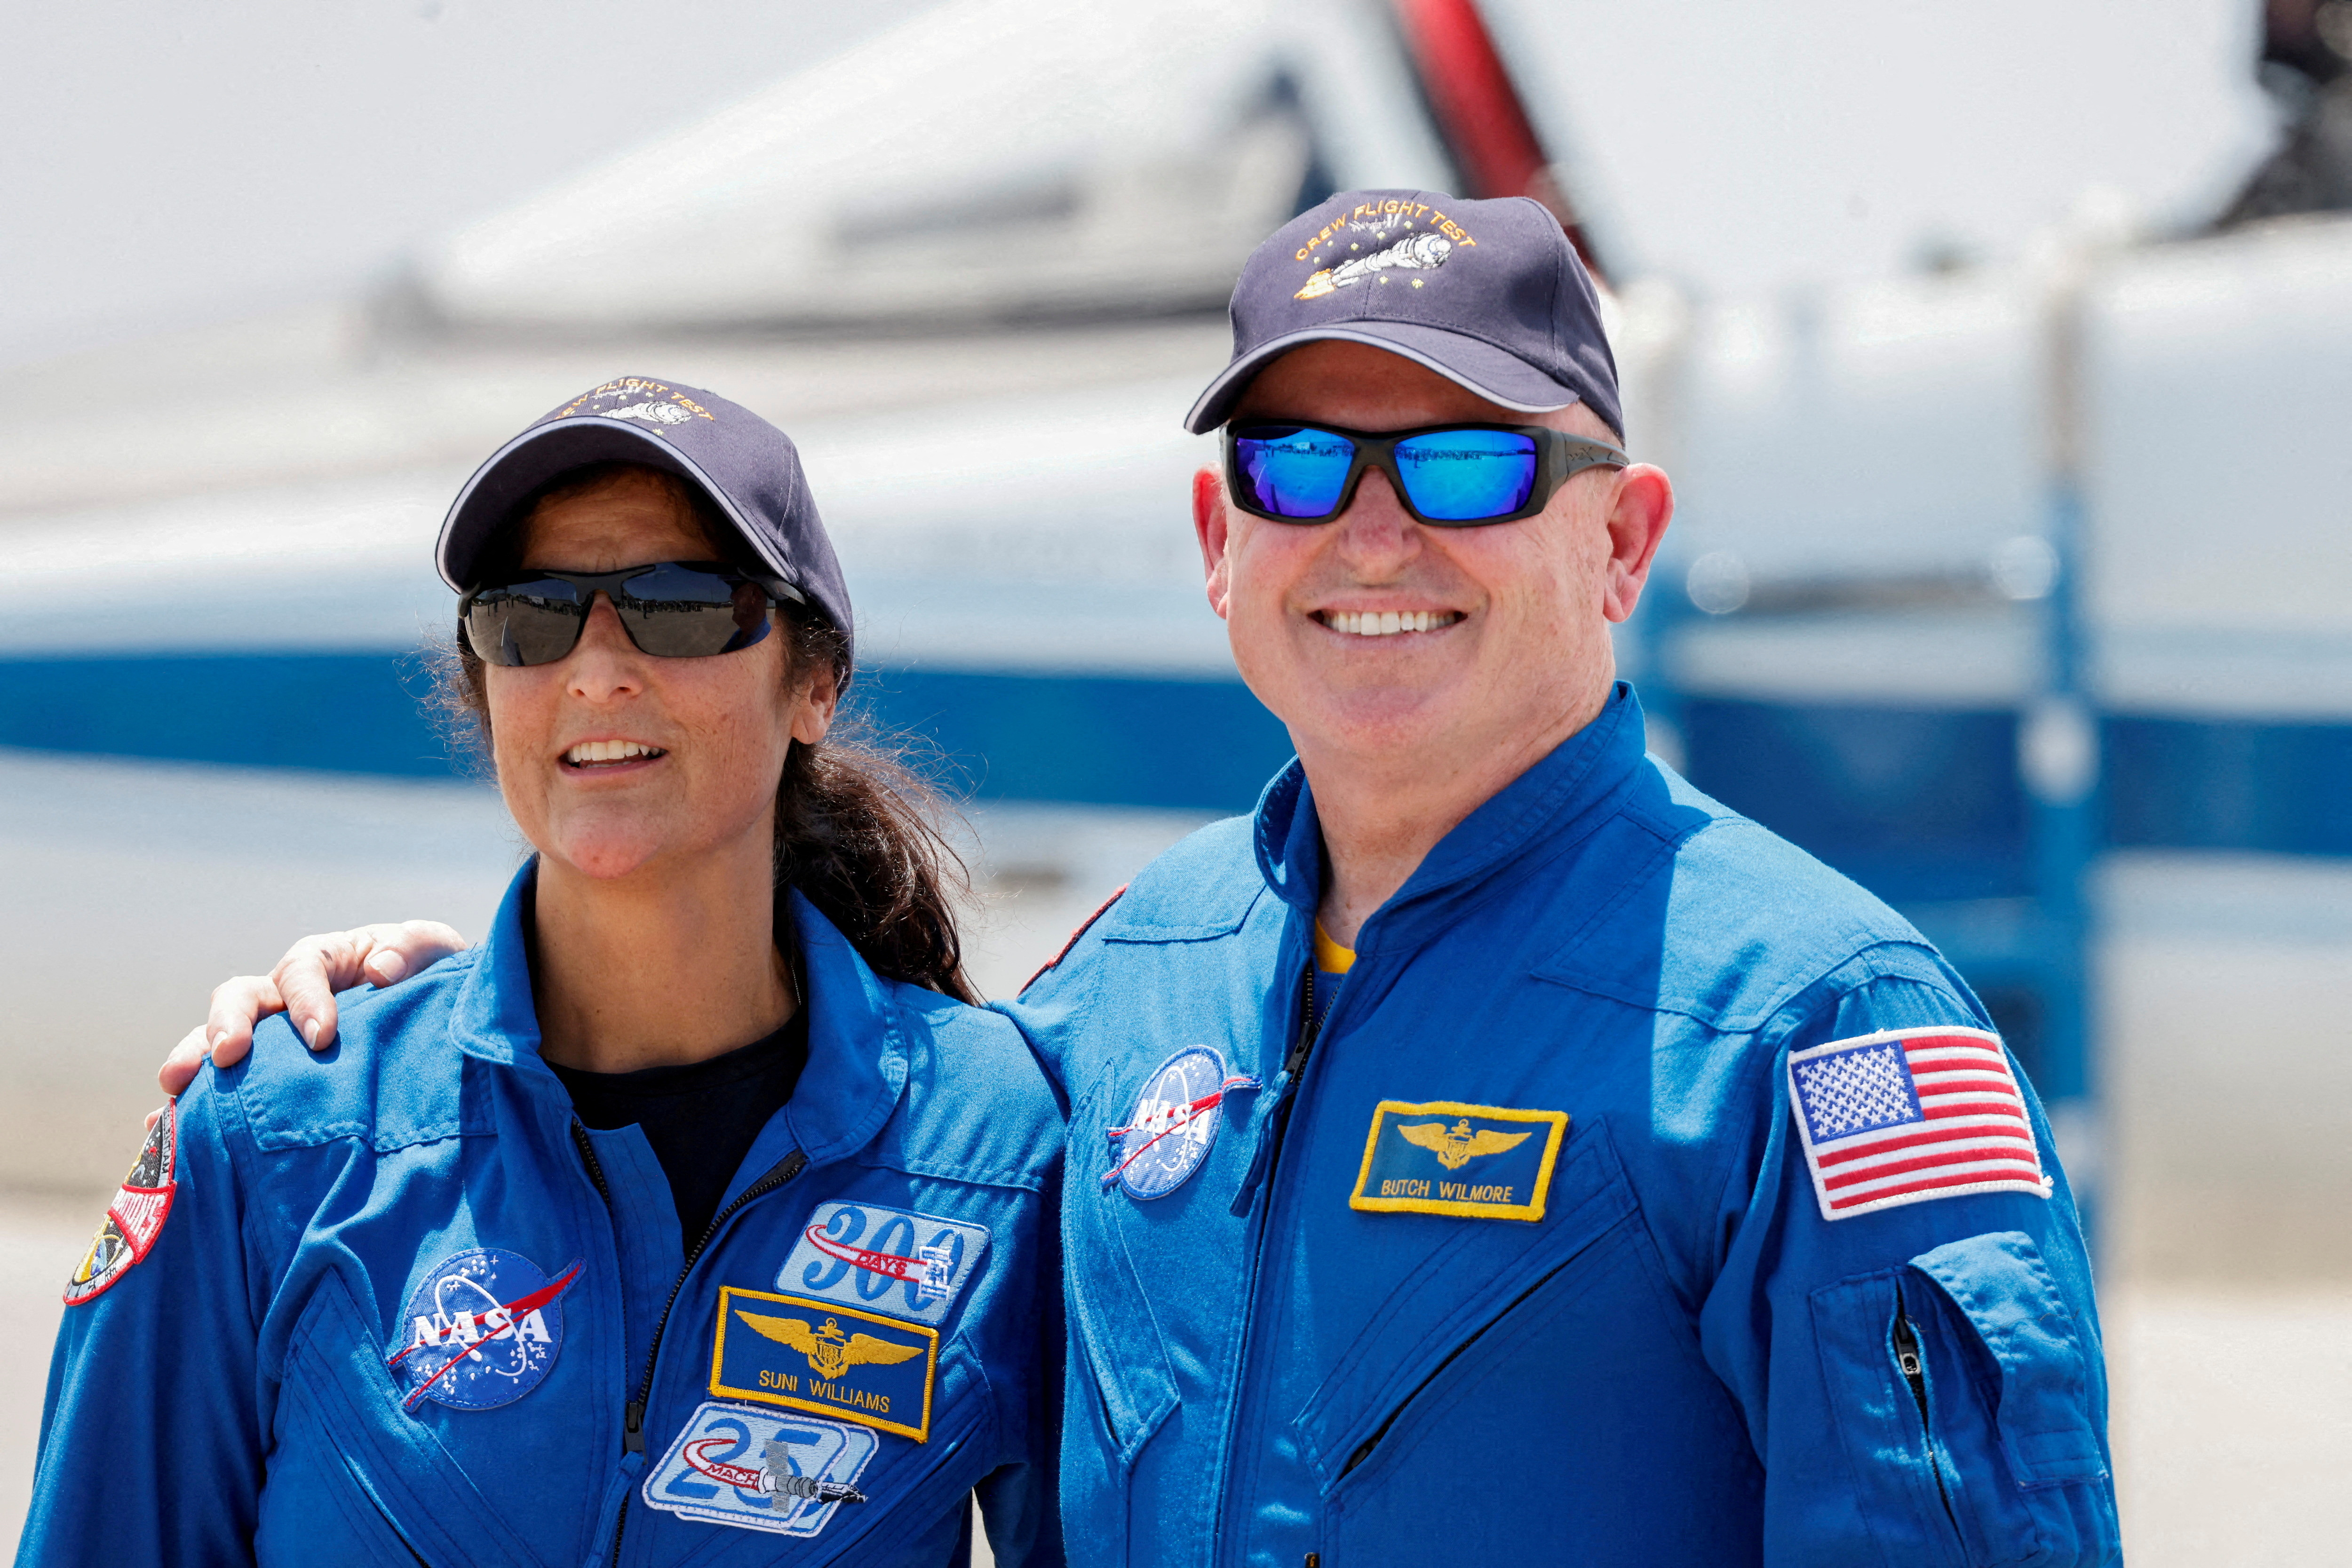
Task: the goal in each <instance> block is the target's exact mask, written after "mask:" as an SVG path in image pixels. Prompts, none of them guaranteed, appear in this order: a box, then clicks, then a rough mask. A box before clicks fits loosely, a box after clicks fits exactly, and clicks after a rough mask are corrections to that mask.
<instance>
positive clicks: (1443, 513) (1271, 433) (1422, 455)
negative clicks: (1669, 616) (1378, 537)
mask: <svg viewBox="0 0 2352 1568" xmlns="http://www.w3.org/2000/svg"><path fill="white" fill-rule="evenodd" d="M1632 461H1633V458H1629V457H1627V456H1626V455H1625V454H1624V453H1622V452H1621V451H1619V450H1618V449H1617V448H1616V447H1612V446H1610V445H1609V444H1608V443H1606V442H1604V441H1590V440H1586V439H1585V438H1584V437H1580V436H1570V435H1567V434H1565V433H1564V432H1561V431H1559V430H1553V429H1549V428H1548V427H1546V426H1540V425H1432V426H1427V427H1425V428H1423V429H1419V430H1389V431H1383V432H1379V433H1375V432H1371V431H1365V430H1342V429H1339V428H1338V427H1337V426H1328V425H1298V424H1293V423H1289V422H1286V421H1273V420H1262V419H1245V420H1237V421H1235V422H1234V423H1233V424H1230V425H1228V426H1225V477H1226V479H1227V482H1228V484H1229V486H1230V488H1231V489H1232V492H1233V497H1234V504H1236V505H1238V506H1239V507H1240V508H1241V509H1242V510H1244V511H1247V512H1254V513H1255V514H1256V515H1257V516H1259V517H1267V518H1272V519H1273V520H1274V521H1276V522H1328V521H1331V520H1332V519H1333V518H1335V517H1338V516H1339V514H1340V513H1341V512H1343V511H1345V510H1348V503H1349V501H1351V500H1354V499H1355V496H1356V485H1357V483H1358V481H1360V479H1362V478H1363V477H1364V470H1365V469H1366V468H1378V469H1380V471H1381V473H1383V474H1386V475H1387V476H1388V480H1389V484H1390V486H1391V488H1392V489H1395V491H1396V493H1397V496H1398V498H1399V499H1400V500H1402V501H1403V502H1404V509H1405V510H1406V511H1408V512H1410V513H1412V517H1413V520H1414V521H1418V522H1425V523H1429V524H1431V525H1432V526H1433V527H1437V528H1476V527H1479V526H1480V525H1482V524H1485V523H1490V522H1516V521H1518V520H1519V519H1520V518H1523V517H1533V516H1535V514H1536V513H1538V512H1539V511H1541V510H1543V509H1544V507H1545V506H1546V505H1547V504H1548V503H1549V501H1550V500H1551V498H1552V492H1553V491H1555V490H1557V489H1559V487H1560V486H1562V485H1564V484H1566V483H1567V482H1568V481H1569V479H1570V478H1572V477H1573V476H1575V475H1577V474H1580V473H1582V472H1583V471H1584V470H1585V469H1587V468H1623V467H1625V466H1626V465H1627V464H1629V463H1631V462H1632Z"/></svg>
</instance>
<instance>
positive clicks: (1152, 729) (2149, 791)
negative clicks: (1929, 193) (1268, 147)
mask: <svg viewBox="0 0 2352 1568" xmlns="http://www.w3.org/2000/svg"><path fill="white" fill-rule="evenodd" d="M430 689H431V676H430V671H429V670H428V668H426V666H425V664H424V663H423V661H422V660H421V658H419V657H418V656H415V655H409V656H405V657H395V656H390V655H385V654H381V653H314V654H299V655H297V654H285V653H248V654H184V655H164V656H156V655H151V654H144V653H142V654H126V655H109V656H103V657H91V658H34V659H0V745H9V746H22V747H30V748H34V749H37V750H44V751H55V752H89V753H97V754H106V755H113V756H125V757H152V758H168V759H172V760H174V761H186V762H206V763H236V764H241V765H245V766H253V767H294V768H313V769H322V770H326V771H331V772H338V773H373V774H392V775H404V776H411V777H417V776H423V777H446V776H448V775H449V774H450V773H453V772H457V771H462V769H463V767H464V765H465V764H464V763H463V761H462V758H461V754H460V752H459V750H458V749H457V748H453V746H452V745H451V744H450V742H449V741H448V740H447V738H446V735H445V734H444V732H443V730H442V728H441V727H440V726H439V725H437V724H436V722H435V721H433V720H432V719H431V718H430V717H428V714H427V710H426V709H425V705H424V703H423V701H422V700H423V699H424V698H425V696H426V695H427V694H428V693H429V691H430ZM854 694H855V697H856V701H857V702H858V703H859V705H860V706H862V707H863V708H864V709H865V710H866V712H867V713H868V714H869V715H870V716H871V717H872V718H873V719H874V720H875V721H877V723H878V724H879V725H880V726H881V727H882V728H884V729H885V730H895V731H911V732H913V733H914V734H915V735H917V736H919V737H921V738H923V739H925V740H927V741H928V742H930V743H931V744H932V745H934V746H936V747H937V749H938V752H939V756H940V763H941V764H942V767H941V771H942V772H943V773H944V774H945V775H946V777H945V781H944V782H947V783H950V784H953V785H956V786H959V787H970V788H971V790H972V791H973V792H974V793H976V794H977V795H981V796H983V797H986V798H992V799H1009V800H1034V801H1064V802H1072V803H1079V804H1087V805H1137V806H1174V807H1192V808H1204V809H1212V810H1214V809H1224V810H1233V811H1241V810H1245V809H1247V808H1248V806H1249V805H1250V804H1251V803H1252V802H1253V801H1254V800H1255V798H1256V796H1257V792H1258V790H1259V788H1260V787H1261V786H1262V785H1263V784H1264V783H1265V780H1266V778H1267V777H1268V776H1269V775H1271V774H1272V773H1273V772H1274V771H1275V769H1276V768H1277V767H1279V766H1280V765H1281V764H1282V762H1283V760H1284V759H1285V758H1286V757H1287V756H1288V755H1289V754H1290V745H1289V741H1288V738H1287V736H1286V734H1285V732H1284V731H1283V728H1282V726H1281V724H1280V723H1278V722H1277V721H1276V720H1275V719H1274V717H1273V716H1272V715H1271V714H1269V713H1267V712H1266V710H1265V709H1264V708H1263V707H1261V706H1259V704H1258V702H1257V701H1256V700H1255V698H1253V697H1251V696H1250V694H1249V692H1248V690H1247V689H1245V688H1244V687H1243V686H1241V685H1240V684H1239V683H1237V682H1234V681H1231V680H1215V679H1191V680H1188V679H1156V678H1150V677H1131V676H1104V675H1079V674H1066V675H1063V674H1055V675H1048V674H1021V673H1003V672H998V673H991V672H979V671H965V670H923V669H895V670H881V671H869V672H865V673H861V675H860V676H859V678H858V684H857V686H856V688H855V689H854ZM1684 726H1685V742H1686V743H1687V746H1688V749H1689V759H1690V771H1691V774H1692V776H1693V777H1694V778H1695V779H1696V780H1697V781H1698V782H1699V783H1700V784H1701V785H1702V787H1704V788H1706V789H1707V790H1708V791H1709V792H1710V793H1711V794H1714V795H1717V797H1718V798H1720V799H1722V800H1723V801H1724V802H1725V803H1726V804H1727V805H1731V806H1733V807H1735V808H1736V809H1738V810H1740V811H1744V812H1746V813H1748V815H1749V816H1754V817H1755V818H1756V819H1757V820H1758V821H1759V822H1762V823H1765V824H1766V825H1768V826H1771V827H1773V828H1775V829H1777V830H1778V831H1780V832H1781V833H1784V834H1786V835H1788V836H1789V837H1791V838H1793V839H1795V840H1796V841H1797V842H1798V843H1799V844H1801V845H1803V846H1804V847H1807V848H1808V849H1811V851H1812V852H1813V853H1815V854H1817V855H1819V856H1821V857H1822V858H1823V859H1825V860H1827V861H1829V862H1830V863H1831V864H1832V865H1833V866H1836V867H1838V868H1840V869H1841V870H1843V871H1845V872H1847V873H1848V874H1849V875H1852V876H1853V877H1854V878H1855V879H1857V880H1859V881H1861V882H1863V883H1864V885H1865V886H1867V887H1869V888H1871V889H1874V891H1876V892H1878V893H1879V894H1881V896H1883V897H1885V898H1887V899H1889V900H1893V901H1895V902H1897V903H1904V904H1909V903H1915V902H1920V901H1927V900H1960V899H1982V898H2001V897H2012V896H2021V895H2024V894H2026V893H2028V892H2029V891H2030V890H2031V887H2030V882H2029V879H2028V860H2027V853H2026V823H2027V812H2026V809H2025V802H2024V798H2023V795H2022V794H2021V790H2020V788H2019V784H2018V781H2017V774H2016V767H2015V763H2014V758H2015V756H2016V721H2015V718H2014V716H2013V715H2012V714H2010V713H2008V712H2005V711H1999V710H1963V711H1952V710H1918V709H1904V708H1899V707H1889V706H1864V705H1857V704H1829V703H1822V704H1800V703H1768V702H1756V701H1746V700H1740V701H1732V700H1719V699H1698V700H1691V701H1689V702H1688V703H1687V704H1686V706H1685V710H1684ZM2103 732H2104V738H2105V770H2104V780H2103V786H2102V787H2103V791H2104V797H2105V813H2106V821H2107V841H2108V842H2109V843H2110V844H2113V845H2116V846H2117V847H2136V848H2137V847H2147V848H2195V849H2236V850H2259V851H2268V852H2273V853H2284V854H2301V855H2328V856H2352V724H2344V723H2335V724H2326V723H2281V722H2271V721H2253V720H2222V719H2203V718H2197V719H2191V718H2180V717H2156V716H2148V715H2139V714H2111V715H2109V716H2107V717H2106V719H2105V721H2104V724H2103Z"/></svg>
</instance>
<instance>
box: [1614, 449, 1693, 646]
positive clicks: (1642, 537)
mask: <svg viewBox="0 0 2352 1568" xmlns="http://www.w3.org/2000/svg"><path fill="white" fill-rule="evenodd" d="M1674 515H1675V486H1674V481H1673V480H1672V479H1667V478H1666V472H1665V470H1664V468H1657V467H1655V466H1654V465H1652V464H1649V463H1636V464H1634V465H1633V467H1632V468H1626V469H1624V470H1622V472H1621V473H1620V474H1619V475H1618V476H1617V493H1616V497H1615V500H1614V501H1613V502H1612V505H1611V506H1610V509H1609V516H1608V518H1607V520H1606V521H1607V527H1608V529H1609V570H1608V574H1607V576H1606V578H1605V579H1604V580H1603V582H1602V584H1601V614H1602V615H1604V616H1608V617H1609V618H1610V619H1611V620H1612V621H1622V620H1624V619H1625V618H1626V617H1628V616H1631V615H1632V614H1633V606H1634V605H1638V604H1639V603H1641V600H1642V588H1643V584H1646V583H1648V582H1649V580H1650V563H1651V562H1652V561H1654V560H1655V559H1656V558H1657V553H1658V542H1659V541H1661V540H1663V539H1664V538H1665V536H1666V524H1667V523H1668V522H1670V521H1673V520H1674Z"/></svg>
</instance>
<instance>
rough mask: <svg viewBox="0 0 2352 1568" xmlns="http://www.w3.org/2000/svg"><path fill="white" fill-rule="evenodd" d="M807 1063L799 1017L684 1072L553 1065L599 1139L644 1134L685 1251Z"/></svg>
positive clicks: (803, 1016)
mask: <svg viewBox="0 0 2352 1568" xmlns="http://www.w3.org/2000/svg"><path fill="white" fill-rule="evenodd" d="M807 1063H808V1011H807V1009H806V1008H802V1009H800V1010H798V1011H796V1012H794V1013H793V1016H792V1020H791V1022H789V1023H787V1024H786V1025H785V1026H783V1027H782V1028H781V1029H778V1030H777V1031H776V1032H775V1033H774V1034H772V1035H770V1036H769V1037H767V1038H766V1039H764V1040H754V1041H753V1042H752V1043H751V1044H750V1045H748V1046H744V1047H741V1048H740V1049H737V1050H732V1051H729V1052H728V1053H727V1054H726V1055H725V1056H721V1057H712V1058H709V1060H708V1061H699V1062H688V1063H687V1064H686V1065H685V1066H683V1067H658V1068H641V1069H639V1070H638V1071H636V1072H589V1071H586V1070H585V1069H583V1068H567V1067H558V1066H557V1065H556V1064H555V1063H553V1062H549V1063H548V1064H547V1065H548V1066H549V1067H551V1068H554V1070H555V1076H556V1077H557V1078H560V1079H562V1080H563V1087H564V1088H565V1089H570V1090H571V1091H572V1110H575V1111H577V1112H578V1113H579V1116H580V1120H581V1121H583V1122H584V1123H585V1124H587V1125H588V1126H590V1127H593V1128H595V1129H596V1130H597V1131H600V1132H603V1131H611V1130H613V1129H614V1128H616V1127H636V1128H640V1129H642V1130H643V1131H644V1132H645V1135H646V1142H648V1143H650V1144H652V1145H653V1150H654V1158H655V1159H656V1160H659V1161H660V1162H661V1168H662V1173H663V1174H664V1175H666V1176H667V1177H668V1178H669V1196H670V1202H671V1203H673V1204H675V1205H677V1226H678V1232H679V1236H680V1239H681V1242H682V1244H683V1245H684V1246H685V1247H688V1249H691V1248H692V1247H693V1246H694V1244H695V1243H696V1242H698V1241H699V1240H701V1239H702V1233H703V1232H704V1231H706V1230H709V1228H710V1222H711V1219H712V1218H713V1217H714V1216H715V1215H717V1214H718V1213H719V1199H720V1198H722V1197H725V1196H726V1195H727V1185H728V1184H729V1183H730V1182H732V1181H733V1180H734V1179H735V1173H736V1172H737V1171H738V1170H740V1168H741V1167H742V1164H743V1157H744V1156H745V1155H746V1154H749V1153H750V1152H751V1142H752V1141H753V1140H754V1139H756V1138H758V1137H759V1135H760V1130H761V1128H763V1127H765V1126H767V1124H768V1119H769V1118H770V1117H772V1116H773V1115H775V1113H776V1112H777V1111H778V1110H781V1109H782V1107H783V1104H784V1101H786V1100H790V1099H791V1098H792V1097H793V1085H794V1084H796V1083H798V1082H799V1081H800V1076H801V1068H803V1067H804V1066H806V1065H807Z"/></svg>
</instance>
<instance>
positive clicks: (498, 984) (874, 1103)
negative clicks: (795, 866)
mask: <svg viewBox="0 0 2352 1568" xmlns="http://www.w3.org/2000/svg"><path fill="white" fill-rule="evenodd" d="M538 883H539V861H538V859H537V858H536V857H534V858H532V859H531V860H530V862H529V863H528V864H526V865H525V866H524V867H523V868H522V869H521V870H520V872H518V873H517V874H516V876H515V879H514V880H513V881H512V882H511V883H509V884H508V887H507V891H506V897H505V898H504V899H503V900H500V902H499V912H498V915H497V917H496V918H495V919H493V920H492V921H491V922H490V930H489V934H488V936H487V937H485V938H484V939H483V941H482V943H481V945H480V946H479V947H478V949H476V950H475V956H474V961H473V967H472V969H471V970H470V971H469V972H468V973H467V974H466V976H465V977H464V979H463V980H462V981H461V982H460V983H459V984H458V988H457V996H456V999H455V1001H454V1004H453V1005H452V1006H451V1008H450V1024H449V1032H450V1035H451V1037H452V1038H453V1039H454V1040H455V1042H456V1044H457V1048H458V1049H459V1050H461V1051H463V1052H464V1053H465V1054H467V1056H470V1057H473V1058H478V1059H479V1060H481V1061H485V1062H489V1063H493V1064H495V1065H497V1066H499V1067H505V1068H524V1069H525V1070H528V1071H530V1072H532V1073H533V1074H534V1075H535V1076H539V1077H541V1078H543V1079H545V1080H546V1081H547V1083H548V1084H549V1085H550V1086H551V1087H557V1086H556V1084H555V1079H554V1075H553V1074H552V1073H549V1072H547V1071H546V1070H545V1064H543V1063H542V1062H541V1060H540V1059H539V1051H540V1032H539V1015H538V1012H537V1010H536V1008H535V1006H534V1004H533V1002H532V997H531V984H530V949H529V945H528V943H527V942H525V940H524V935H523V921H524V917H525V913H526V911H527V910H529V908H530V898H531V896H532V893H533V891H534V890H535V889H536V888H537V887H538ZM785 897H786V900H787V907H788V909H789V910H790V911H791V917H792V926H793V940H794V942H796V943H797V944H798V946H799V950H800V959H801V973H802V974H803V976H804V977H805V980H806V983H807V994H806V995H805V996H804V997H803V1005H805V1006H806V1007H807V1008H808V1012H809V1055H808V1065H807V1066H806V1067H805V1068H803V1069H802V1072H801V1077H800V1081H799V1083H798V1084H797V1085H795V1086H794V1088H793V1098H792V1099H791V1100H790V1101H788V1102H787V1103H786V1105H785V1107H784V1109H783V1110H782V1111H780V1112H779V1113H778V1114H777V1115H776V1117H775V1118H774V1119H773V1120H772V1121H770V1122H769V1123H768V1125H767V1126H766V1127H765V1128H763V1129H762V1130H761V1133H760V1136H759V1137H758V1139H757V1140H755V1141H754V1142H753V1143H752V1145H751V1153H750V1154H749V1155H748V1156H747V1157H746V1159H745V1160H744V1163H743V1166H742V1173H740V1174H739V1175H738V1176H737V1178H736V1181H735V1184H734V1185H733V1186H732V1187H730V1190H729V1192H728V1193H727V1194H726V1197H725V1198H724V1199H722V1200H721V1201H722V1204H724V1203H731V1202H733V1201H734V1198H735V1196H736V1191H737V1189H740V1187H742V1186H745V1185H748V1184H750V1183H751V1181H753V1180H756V1179H757V1178H758V1177H759V1175H760V1174H761V1173H764V1172H765V1171H766V1170H767V1169H768V1168H769V1167H770V1166H771V1165H772V1164H774V1163H776V1162H777V1161H779V1160H781V1159H782V1158H783V1156H784V1155H785V1154H787V1153H789V1152H791V1151H792V1150H793V1149H795V1148H797V1149H799V1150H800V1151H801V1152H803V1154H805V1155H806V1156H807V1157H808V1160H809V1163H811V1164H824V1163H827V1162H829V1161H833V1160H838V1159H842V1158H844V1157H845V1156H847V1155H849V1154H851V1153H853V1152H856V1151H857V1150H859V1149H862V1148H864V1147H865V1146H866V1144H867V1143H868V1142H871V1141H872V1140H873V1138H874V1136H875V1134H877V1133H878V1132H879V1131H881V1130H882V1126H883V1123H885V1122H886V1121H889V1119H890V1113H891V1111H892V1110H895V1109H897V1107H898V1099H899V1096H900V1095H901V1094H903V1093H904V1092H905V1090H906V1087H907V1040H906V1035H905V1031H904V1029H903V1027H902V1022H901V1020H900V1018H899V1016H898V1007H897V1005H895V1004H894V1003H893V1002H892V1001H891V999H890V997H889V995H888V994H887V990H886V988H885V986H884V984H883V982H882V981H881V979H880V978H879V977H877V975H876V974H875V973H874V971H873V970H872V969H871V968H869V967H867V965H866V961H865V960H864V959H863V958H861V957H859V956H858V953H857V950H856V948H854V947H852V946H851V945H850V944H849V942H848V939H847V938H845V937H844V936H843V935H842V934H841V932H840V931H839V930H838V929H837V928H836V927H835V925H834V923H833V922H832V921H829V920H827V919H825V917H824V915H823V914H821V913H820V912H818V910H817V908H816V906H815V905H814V904H812V903H810V902H809V901H808V900H807V899H805V898H803V896H802V895H801V894H800V892H799V891H797V890H792V891H789V892H787V894H786V895H785ZM559 1092H560V1089H559ZM562 1099H563V1102H564V1104H565V1106H566V1107H567V1108H568V1107H569V1104H570V1099H569V1097H568V1096H563V1097H562Z"/></svg>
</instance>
